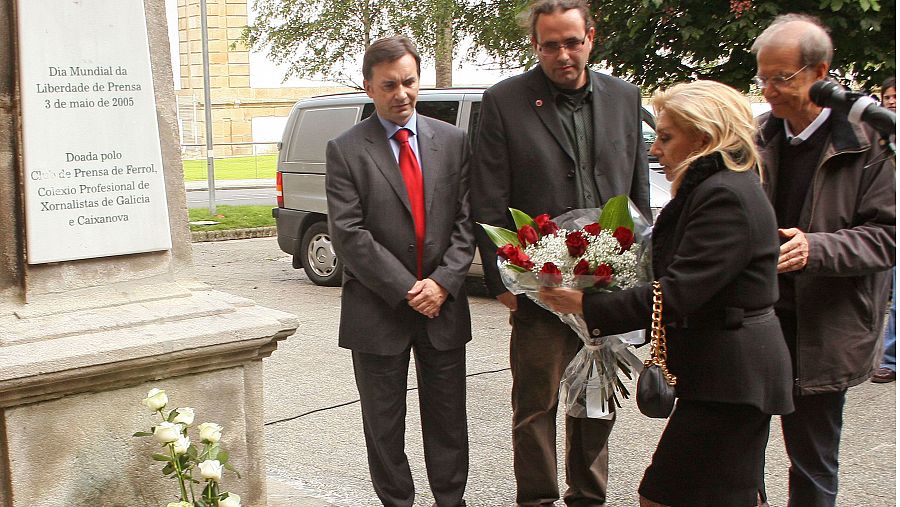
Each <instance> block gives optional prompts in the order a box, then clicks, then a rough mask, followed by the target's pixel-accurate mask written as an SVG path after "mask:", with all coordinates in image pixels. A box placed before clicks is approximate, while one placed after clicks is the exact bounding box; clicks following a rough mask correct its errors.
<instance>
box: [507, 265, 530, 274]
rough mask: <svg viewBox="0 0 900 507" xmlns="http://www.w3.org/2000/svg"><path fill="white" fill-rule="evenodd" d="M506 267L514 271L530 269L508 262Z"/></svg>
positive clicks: (522, 271)
mask: <svg viewBox="0 0 900 507" xmlns="http://www.w3.org/2000/svg"><path fill="white" fill-rule="evenodd" d="M506 267H507V268H508V269H511V270H513V271H517V272H519V273H527V272H528V270H527V269H525V268H523V267H522V266H516V265H515V264H507V265H506Z"/></svg>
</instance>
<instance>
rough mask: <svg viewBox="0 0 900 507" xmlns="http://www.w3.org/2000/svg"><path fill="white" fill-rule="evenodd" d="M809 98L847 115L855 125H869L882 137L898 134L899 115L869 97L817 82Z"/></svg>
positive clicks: (837, 85) (832, 84) (827, 82)
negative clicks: (862, 123)
mask: <svg viewBox="0 0 900 507" xmlns="http://www.w3.org/2000/svg"><path fill="white" fill-rule="evenodd" d="M809 98H810V100H812V101H813V103H814V104H816V105H817V106H821V107H830V108H831V109H833V110H835V111H840V112H842V113H845V114H846V115H847V118H848V119H849V120H850V121H851V122H853V123H861V122H865V123H868V124H869V125H870V126H871V127H872V128H874V129H875V130H877V131H878V132H879V133H880V134H881V135H882V136H885V137H887V136H890V135H892V134H894V133H895V132H896V129H897V115H896V114H894V113H893V112H891V111H890V110H888V109H887V108H884V107H881V106H879V105H878V103H877V102H875V100H874V99H872V97H869V96H868V95H865V94H862V93H859V92H849V91H846V90H844V89H843V88H842V87H841V86H840V85H839V84H837V83H833V82H831V81H816V82H815V83H813V85H812V87H810V89H809Z"/></svg>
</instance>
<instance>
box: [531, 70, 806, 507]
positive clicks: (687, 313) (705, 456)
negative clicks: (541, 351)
mask: <svg viewBox="0 0 900 507" xmlns="http://www.w3.org/2000/svg"><path fill="white" fill-rule="evenodd" d="M652 104H653V109H654V110H655V111H656V112H657V115H658V116H657V123H656V126H657V137H656V141H655V142H654V143H653V147H652V149H651V150H650V153H651V154H653V155H656V156H657V157H659V163H660V164H662V166H663V169H664V170H665V172H666V179H668V180H669V181H671V182H672V189H673V198H672V200H671V201H670V202H669V203H668V204H667V205H666V206H665V207H664V208H663V210H662V212H660V215H659V218H658V219H657V221H656V224H655V225H654V227H653V274H654V278H656V279H657V280H658V281H659V283H660V285H661V287H662V307H663V314H662V317H663V323H664V324H666V326H667V330H666V336H667V348H668V366H669V371H670V372H671V373H672V374H673V375H675V376H676V377H677V383H676V386H675V389H676V396H677V398H678V401H677V404H676V405H675V410H674V412H673V413H672V415H671V416H670V417H669V421H668V424H667V425H666V429H665V431H663V434H662V436H661V437H660V440H659V444H658V446H657V448H656V452H655V453H654V454H653V460H652V462H651V463H650V466H649V467H648V468H647V470H646V472H645V473H644V478H643V480H641V485H640V488H639V492H640V496H641V498H640V503H641V506H644V507H653V506H663V505H665V506H700V505H705V506H713V505H714V506H716V507H752V506H756V505H757V503H758V502H764V501H765V500H766V495H765V491H764V484H763V475H764V469H765V453H766V443H767V442H768V440H769V422H770V420H771V418H772V414H786V413H789V412H791V411H792V410H793V401H792V399H791V364H790V359H789V355H788V351H787V346H786V345H785V342H784V337H783V336H782V334H781V327H780V325H779V322H778V318H777V317H776V316H775V311H774V309H773V307H772V305H773V304H775V301H776V300H777V299H778V284H777V278H776V265H777V263H778V250H779V243H778V234H777V233H776V232H775V213H774V212H773V210H772V206H771V205H770V204H769V201H768V200H767V199H766V195H765V194H764V193H763V191H762V187H761V186H760V184H759V174H758V173H757V168H758V165H759V154H758V153H757V150H756V145H755V143H754V134H755V130H756V124H755V123H754V121H753V113H752V112H751V110H750V104H749V103H748V102H747V100H746V99H745V98H744V97H743V96H742V95H741V94H740V93H739V92H738V91H737V90H735V89H733V88H730V87H728V86H726V85H723V84H721V83H717V82H714V81H696V82H693V83H686V84H679V85H676V86H673V87H672V88H670V89H669V90H666V91H663V92H661V93H658V94H656V95H655V96H654V97H653V101H652ZM540 297H541V300H542V301H543V302H544V303H546V304H547V305H549V306H550V307H551V308H553V309H554V310H556V311H558V312H561V313H577V314H583V315H584V319H585V322H586V323H587V325H588V329H589V330H591V333H592V334H593V335H595V336H596V335H601V334H602V335H609V334H618V333H623V332H626V331H631V330H634V329H646V328H649V327H650V318H651V314H652V311H653V291H652V289H651V288H650V287H649V286H644V287H637V288H633V289H629V290H624V291H616V292H607V293H593V294H588V295H583V293H582V292H581V291H577V290H571V289H542V290H541V294H540Z"/></svg>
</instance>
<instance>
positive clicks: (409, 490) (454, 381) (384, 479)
mask: <svg viewBox="0 0 900 507" xmlns="http://www.w3.org/2000/svg"><path fill="white" fill-rule="evenodd" d="M411 349H412V351H413V353H414V354H415V357H416V378H417V381H418V386H419V412H420V415H421V419H422V439H423V445H424V449H425V467H426V470H427V472H428V483H429V485H430V486H431V492H432V494H433V495H434V499H435V504H436V505H437V506H438V507H457V506H459V505H464V502H463V493H464V491H465V488H466V480H467V478H468V474H469V436H468V427H467V425H466V383H465V376H466V349H465V347H459V348H456V349H452V350H446V351H441V350H437V349H435V348H434V347H432V345H431V343H430V342H429V340H428V336H427V335H426V333H425V330H424V326H422V330H421V332H419V333H417V334H416V337H415V338H414V340H413V344H412V346H411ZM409 356H410V349H409V348H408V349H406V350H405V351H404V352H403V353H402V354H398V355H395V356H380V355H375V354H365V353H361V352H356V351H353V371H354V374H355V376H356V387H357V389H358V390H359V397H360V405H361V407H362V417H363V432H364V433H365V437H366V452H367V456H368V461H369V474H370V476H371V478H372V485H373V486H374V488H375V493H376V494H377V495H378V498H379V499H381V502H382V504H383V505H385V506H388V507H410V506H411V505H412V504H413V501H414V500H415V490H414V486H413V479H412V474H411V473H410V469H409V461H408V459H407V457H406V452H405V451H404V446H405V434H406V378H407V373H408V371H409Z"/></svg>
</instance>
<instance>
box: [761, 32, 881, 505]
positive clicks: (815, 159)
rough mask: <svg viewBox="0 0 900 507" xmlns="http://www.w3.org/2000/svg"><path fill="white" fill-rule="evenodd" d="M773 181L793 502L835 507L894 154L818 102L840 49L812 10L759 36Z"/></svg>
mask: <svg viewBox="0 0 900 507" xmlns="http://www.w3.org/2000/svg"><path fill="white" fill-rule="evenodd" d="M751 49H752V51H753V53H754V54H755V55H756V74H757V75H756V77H755V78H754V82H755V84H756V86H757V87H759V88H760V89H761V90H762V93H763V96H764V97H765V98H766V101H767V102H768V103H769V105H770V106H772V110H771V111H770V112H769V113H766V114H764V115H763V116H761V117H760V127H759V135H758V137H757V144H758V146H759V149H760V153H761V155H762V159H763V164H762V169H763V171H762V175H763V185H764V189H765V190H766V193H767V195H768V197H769V199H770V200H771V202H772V204H773V206H774V208H775V215H776V217H777V219H778V234H779V236H780V237H781V240H782V245H781V254H780V257H779V259H778V272H779V277H778V278H779V293H780V297H779V300H778V303H776V305H775V311H776V313H777V314H778V318H779V320H780V321H781V329H782V331H783V333H784V336H785V339H786V340H787V346H788V349H789V350H790V354H791V362H792V366H793V378H794V406H795V408H796V410H795V411H794V413H792V414H789V415H783V416H782V417H781V427H782V433H783V435H784V442H785V448H786V450H787V454H788V458H789V459H790V462H791V466H790V470H789V474H788V475H789V487H788V489H789V495H790V498H789V500H788V507H830V506H833V505H834V504H835V500H836V498H837V491H838V447H839V444H840V440H841V430H842V426H843V412H844V401H845V400H846V395H847V389H848V388H850V387H852V386H855V385H858V384H860V383H861V382H865V381H866V380H867V379H868V378H869V377H871V376H872V370H873V369H874V365H875V361H876V360H877V358H878V356H880V355H881V348H880V347H879V343H880V338H881V333H882V330H883V328H882V325H883V323H884V314H885V312H884V302H885V301H887V298H888V291H889V289H890V269H891V268H892V267H893V266H894V255H895V251H896V242H895V230H896V205H895V183H894V179H895V167H896V166H895V161H894V158H893V157H892V156H890V155H889V154H888V153H887V152H886V151H887V150H886V148H885V147H884V146H882V145H880V144H879V142H878V141H879V135H878V134H877V132H875V130H874V129H871V128H869V127H868V126H867V125H864V124H857V123H851V122H850V121H849V119H848V118H847V115H846V114H844V113H841V112H839V111H837V110H831V109H828V108H821V107H819V106H817V105H816V104H814V103H813V102H812V100H811V99H810V97H809V90H810V88H811V87H812V85H813V83H815V82H816V81H819V80H823V79H825V78H826V77H827V76H828V68H829V66H830V65H831V59H832V54H833V46H832V42H831V38H830V37H829V36H828V33H827V31H826V30H825V29H824V28H823V27H822V25H821V23H820V22H819V21H818V20H817V19H816V18H813V17H811V16H805V15H800V14H786V15H782V16H778V17H777V18H775V20H774V21H773V22H772V24H771V25H770V26H769V27H768V28H766V29H765V30H764V31H763V33H762V34H760V36H759V37H758V38H757V39H756V41H755V42H754V43H753V46H752V48H751Z"/></svg>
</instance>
